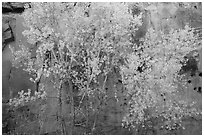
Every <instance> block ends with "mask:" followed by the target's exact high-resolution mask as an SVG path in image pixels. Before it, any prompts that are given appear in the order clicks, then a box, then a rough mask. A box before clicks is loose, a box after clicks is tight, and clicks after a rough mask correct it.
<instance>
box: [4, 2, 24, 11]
mask: <svg viewBox="0 0 204 137" xmlns="http://www.w3.org/2000/svg"><path fill="white" fill-rule="evenodd" d="M24 5H25V2H2V12H3V13H8V12H13V13H22V12H23V11H24Z"/></svg>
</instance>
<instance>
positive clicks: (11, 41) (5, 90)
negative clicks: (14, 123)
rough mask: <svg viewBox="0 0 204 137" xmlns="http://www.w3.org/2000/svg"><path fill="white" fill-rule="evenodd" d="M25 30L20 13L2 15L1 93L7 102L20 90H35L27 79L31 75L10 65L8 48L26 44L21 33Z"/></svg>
mask: <svg viewBox="0 0 204 137" xmlns="http://www.w3.org/2000/svg"><path fill="white" fill-rule="evenodd" d="M24 30H25V27H24V26H23V17H21V16H20V15H3V16H2V45H3V47H2V94H3V96H2V97H3V101H4V102H7V100H8V99H9V98H13V97H15V96H16V95H17V93H18V92H19V91H21V90H25V91H27V89H32V90H35V85H34V84H33V83H32V82H31V81H30V80H29V78H30V77H31V76H30V75H28V74H27V73H26V72H25V71H23V68H15V67H13V66H12V53H11V50H10V48H9V45H10V46H11V47H14V48H15V49H16V50H18V49H19V45H20V44H23V45H28V43H27V40H26V38H25V37H24V36H23V35H22V32H23V31H24Z"/></svg>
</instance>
